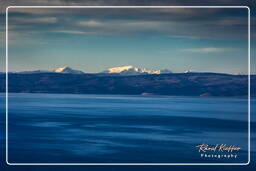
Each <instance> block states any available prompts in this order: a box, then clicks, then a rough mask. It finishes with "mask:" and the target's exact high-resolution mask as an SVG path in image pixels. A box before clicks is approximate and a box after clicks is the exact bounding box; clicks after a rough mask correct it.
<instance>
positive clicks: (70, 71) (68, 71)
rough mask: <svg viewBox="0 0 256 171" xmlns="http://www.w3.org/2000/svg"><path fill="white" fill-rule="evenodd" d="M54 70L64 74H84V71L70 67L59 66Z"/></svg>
mask: <svg viewBox="0 0 256 171" xmlns="http://www.w3.org/2000/svg"><path fill="white" fill-rule="evenodd" d="M54 72H56V73H63V74H84V72H83V71H79V70H74V69H72V68H70V67H62V68H57V69H55V70H54Z"/></svg>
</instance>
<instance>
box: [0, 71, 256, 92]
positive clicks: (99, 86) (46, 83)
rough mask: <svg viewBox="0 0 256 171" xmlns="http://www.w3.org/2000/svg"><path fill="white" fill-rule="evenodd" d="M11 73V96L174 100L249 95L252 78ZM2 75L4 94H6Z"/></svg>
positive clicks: (0, 83)
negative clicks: (159, 97) (123, 96)
mask: <svg viewBox="0 0 256 171" xmlns="http://www.w3.org/2000/svg"><path fill="white" fill-rule="evenodd" d="M61 72H62V71H61V70H60V71H59V72H46V73H40V74H34V73H27V74H19V73H9V74H8V91H9V92H10V93H71V94H128V95H144V96H145V95H171V96H243V97H247V95H248V76H247V75H231V74H221V73H194V72H192V73H171V74H141V75H118V76H113V75H111V74H86V73H85V74H65V73H64V74H63V73H61ZM4 80H5V74H0V92H5V81H4ZM255 85H256V75H251V96H256V91H255V90H256V86H255Z"/></svg>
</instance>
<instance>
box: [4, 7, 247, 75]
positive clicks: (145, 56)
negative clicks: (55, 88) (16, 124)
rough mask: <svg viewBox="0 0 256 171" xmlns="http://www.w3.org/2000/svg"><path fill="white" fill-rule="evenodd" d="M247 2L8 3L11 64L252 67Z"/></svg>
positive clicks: (204, 68) (13, 66)
mask: <svg viewBox="0 0 256 171" xmlns="http://www.w3.org/2000/svg"><path fill="white" fill-rule="evenodd" d="M247 16H248V9H246V8H240V9H238V8H237V9H219V8H211V9H199V8H198V9H191V8H181V9H177V8H173V9H168V8H163V9H16V8H11V9H9V69H10V71H23V70H35V69H47V70H52V69H54V68H56V67H62V66H70V67H72V68H75V69H80V70H83V71H85V72H99V71H102V70H105V69H106V68H109V67H115V66H122V65H134V66H137V67H145V68H148V69H163V68H167V69H170V70H172V71H173V72H183V71H185V70H194V71H209V72H224V73H239V72H243V73H247V56H248V52H247V50H248V46H247V38H248V33H247V27H248V25H247Z"/></svg>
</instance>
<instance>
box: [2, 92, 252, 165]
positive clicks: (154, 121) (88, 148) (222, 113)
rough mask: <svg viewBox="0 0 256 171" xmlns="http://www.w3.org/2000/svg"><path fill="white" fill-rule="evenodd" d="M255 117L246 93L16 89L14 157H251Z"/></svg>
mask: <svg viewBox="0 0 256 171" xmlns="http://www.w3.org/2000/svg"><path fill="white" fill-rule="evenodd" d="M1 97H4V94H1ZM255 102H256V101H255V99H253V100H252V103H254V104H255ZM247 119H248V113H247V99H245V98H199V97H167V96H126V95H67V94H10V95H9V162H13V163H19V162H30V163H31V162H36V163H38V162H80V163H81V162H82V163H94V162H104V163H105V162H106V163H112V162H115V163H118V162H140V163H141V162H162V163H164V162H165V163H166V162H167V163H173V162H180V163H182V162H185V163H188V162H247V143H248V142H247V137H248V135H247V131H248V130H247V126H248V125H247ZM252 122H254V121H252ZM1 124H2V125H3V123H1ZM1 138H3V137H1ZM202 143H206V144H209V145H215V144H227V145H236V146H239V147H241V150H240V151H239V152H234V153H233V154H237V155H238V157H237V158H236V159H234V158H233V159H223V158H222V159H218V158H202V157H200V154H201V153H199V152H198V149H197V148H196V145H198V144H202ZM252 151H253V152H255V150H254V149H252ZM218 154H222V153H218Z"/></svg>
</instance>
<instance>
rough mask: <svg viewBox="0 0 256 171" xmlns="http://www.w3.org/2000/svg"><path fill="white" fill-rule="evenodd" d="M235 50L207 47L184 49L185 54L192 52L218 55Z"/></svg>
mask: <svg viewBox="0 0 256 171" xmlns="http://www.w3.org/2000/svg"><path fill="white" fill-rule="evenodd" d="M230 50H233V49H232V48H217V47H205V48H190V49H182V50H181V51H183V52H192V53H217V52H225V51H230Z"/></svg>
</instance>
